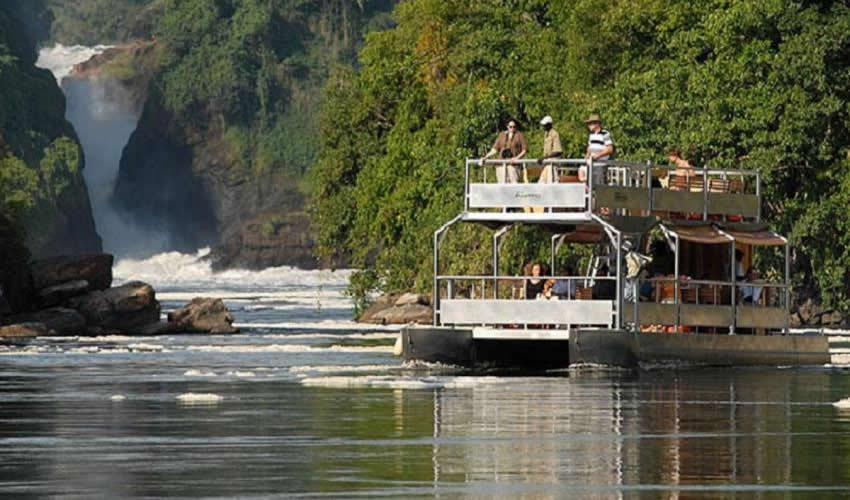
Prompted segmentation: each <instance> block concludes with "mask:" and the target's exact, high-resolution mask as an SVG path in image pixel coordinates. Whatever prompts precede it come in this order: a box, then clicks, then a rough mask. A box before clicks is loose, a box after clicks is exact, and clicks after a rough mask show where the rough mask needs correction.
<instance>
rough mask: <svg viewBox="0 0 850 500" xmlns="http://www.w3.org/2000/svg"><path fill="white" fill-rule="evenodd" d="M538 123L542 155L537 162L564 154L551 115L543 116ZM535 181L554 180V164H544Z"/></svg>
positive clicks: (548, 182)
mask: <svg viewBox="0 0 850 500" xmlns="http://www.w3.org/2000/svg"><path fill="white" fill-rule="evenodd" d="M540 125H541V126H542V127H543V156H541V157H540V158H539V159H538V160H537V163H543V160H546V159H549V158H558V157H560V156H562V155H563V154H564V150H563V148H561V136H560V134H558V131H557V130H555V129H554V128H552V117H551V116H549V115H546V116H544V117H543V119H542V120H540ZM537 182H540V183H543V184H552V183H553V182H555V166H554V165H552V164H551V163H550V164H548V165H546V167H545V168H543V172H542V173H541V174H540V179H539V180H538V181H537Z"/></svg>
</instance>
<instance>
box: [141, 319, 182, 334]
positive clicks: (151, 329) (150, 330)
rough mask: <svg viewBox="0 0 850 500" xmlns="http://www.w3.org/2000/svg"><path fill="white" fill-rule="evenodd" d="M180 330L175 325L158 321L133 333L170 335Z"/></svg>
mask: <svg viewBox="0 0 850 500" xmlns="http://www.w3.org/2000/svg"><path fill="white" fill-rule="evenodd" d="M179 331H180V329H179V328H177V327H176V325H174V324H173V323H168V322H166V321H157V322H155V323H150V324H147V325H142V326H140V327H138V328H136V329H134V330H133V333H135V334H138V335H167V334H169V333H178V332H179Z"/></svg>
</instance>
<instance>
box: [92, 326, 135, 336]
mask: <svg viewBox="0 0 850 500" xmlns="http://www.w3.org/2000/svg"><path fill="white" fill-rule="evenodd" d="M124 333H125V332H122V331H121V330H118V329H115V328H104V327H102V326H93V325H89V326H87V327H86V333H85V334H86V336H88V337H103V336H104V335H124Z"/></svg>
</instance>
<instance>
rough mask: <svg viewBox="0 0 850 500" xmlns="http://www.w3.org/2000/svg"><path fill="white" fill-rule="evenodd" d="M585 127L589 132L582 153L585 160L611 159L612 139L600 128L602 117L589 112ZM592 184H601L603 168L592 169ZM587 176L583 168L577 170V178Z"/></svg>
mask: <svg viewBox="0 0 850 500" xmlns="http://www.w3.org/2000/svg"><path fill="white" fill-rule="evenodd" d="M585 123H587V128H588V130H589V132H590V133H589V134H588V136H587V152H585V154H584V158H585V159H586V160H588V161H589V160H591V159H592V160H593V161H606V160H612V159H613V157H614V140H613V139H612V138H611V133H610V132H608V131H607V130H605V129H604V128H602V118H600V116H599V115H598V114H597V113H591V115H590V116H589V117H587V120H586V121H585ZM593 174H594V176H593V182H594V184H601V183H602V180H603V179H604V178H605V168H604V167H597V168H594V169H593ZM586 178H587V172H586V171H585V169H584V168H582V169H581V170H580V171H579V179H580V180H582V181H584V180H585V179H586Z"/></svg>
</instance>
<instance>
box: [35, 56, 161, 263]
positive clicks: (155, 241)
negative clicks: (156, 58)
mask: <svg viewBox="0 0 850 500" xmlns="http://www.w3.org/2000/svg"><path fill="white" fill-rule="evenodd" d="M108 48H109V47H108V46H103V45H100V46H95V47H84V46H80V45H76V46H68V47H66V46H63V45H61V44H60V45H56V46H54V47H49V48H43V49H41V51H40V52H39V57H38V61H37V62H36V66H38V67H40V68H45V69H48V70H50V71H51V72H52V73H53V75H54V76H55V77H56V81H57V82H58V83H59V86H60V87H61V88H62V91H63V92H64V93H65V97H66V101H67V108H66V112H65V117H66V118H67V119H68V121H69V122H71V124H72V125H73V126H74V129H75V130H76V132H77V136H78V137H79V139H80V143H81V144H82V147H83V153H84V154H85V158H86V166H85V169H84V171H83V176H84V178H85V181H86V187H87V188H88V192H89V198H90V199H91V203H92V211H93V214H94V220H95V225H96V227H97V232H98V233H99V234H100V236H101V238H102V239H103V247H104V251H107V252H111V253H113V254H114V255H115V256H116V257H119V258H120V257H146V256H150V255H153V254H155V253H158V252H163V251H166V250H168V249H169V248H168V238H167V234H166V232H165V231H162V232H154V231H150V230H146V229H142V228H140V227H138V226H137V225H135V224H133V223H132V222H130V221H128V220H127V219H126V218H125V217H123V216H122V214H120V213H119V212H118V211H116V210H115V209H114V207H113V205H112V194H113V191H114V188H115V182H116V180H117V178H118V166H119V163H120V161H121V153H122V151H123V149H124V147H125V146H126V145H127V141H128V140H129V138H130V134H132V133H133V131H134V130H135V129H136V124H137V123H138V120H139V115H140V111H139V109H138V106H137V105H136V103H135V102H133V99H132V98H131V96H130V95H129V93H128V92H127V91H126V90H125V89H124V88H123V87H122V86H121V85H120V84H118V83H117V82H115V81H114V80H111V79H109V78H104V77H100V76H95V77H93V78H73V77H71V72H72V69H73V67H74V65H76V64H79V63H81V62H84V61H87V60H89V59H91V58H92V57H93V56H95V55H97V54H100V53H102V52H103V51H104V50H106V49H108Z"/></svg>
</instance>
